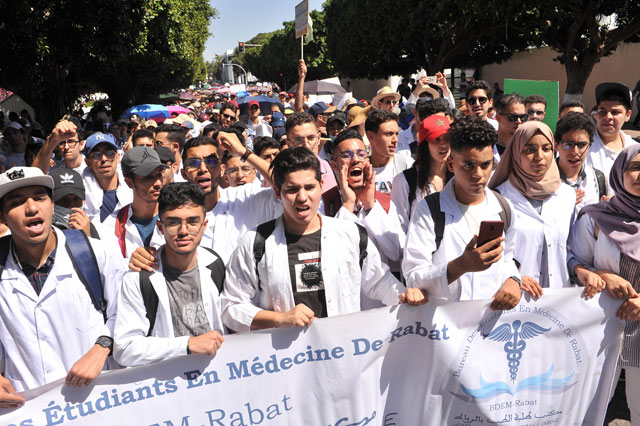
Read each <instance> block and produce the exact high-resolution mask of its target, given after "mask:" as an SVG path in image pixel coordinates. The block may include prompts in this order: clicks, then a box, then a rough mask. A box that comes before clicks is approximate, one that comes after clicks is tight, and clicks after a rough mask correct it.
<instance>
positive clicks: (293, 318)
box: [279, 303, 315, 328]
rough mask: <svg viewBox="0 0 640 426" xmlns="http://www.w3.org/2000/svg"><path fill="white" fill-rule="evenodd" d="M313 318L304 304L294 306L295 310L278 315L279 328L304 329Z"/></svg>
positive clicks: (313, 315) (310, 311) (312, 314)
mask: <svg viewBox="0 0 640 426" xmlns="http://www.w3.org/2000/svg"><path fill="white" fill-rule="evenodd" d="M314 318H315V314H314V313H313V311H312V310H311V308H309V307H308V306H307V305H305V304H304V303H300V304H298V305H296V307H295V308H293V309H291V310H290V311H287V312H282V313H280V319H279V323H280V325H279V327H284V328H289V327H296V326H298V327H304V326H308V325H311V322H312V321H313V319H314Z"/></svg>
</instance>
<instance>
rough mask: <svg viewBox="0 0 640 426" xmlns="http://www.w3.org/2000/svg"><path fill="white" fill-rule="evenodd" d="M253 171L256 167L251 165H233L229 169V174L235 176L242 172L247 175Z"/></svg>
mask: <svg viewBox="0 0 640 426" xmlns="http://www.w3.org/2000/svg"><path fill="white" fill-rule="evenodd" d="M253 171H255V169H254V168H253V167H249V166H242V167H232V168H230V169H227V174H228V175H229V176H234V175H237V174H238V173H239V172H242V174H243V175H245V176H246V175H248V174H249V173H251V172H253Z"/></svg>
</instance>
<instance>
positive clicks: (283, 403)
mask: <svg viewBox="0 0 640 426" xmlns="http://www.w3.org/2000/svg"><path fill="white" fill-rule="evenodd" d="M581 291H582V290H581V289H563V290H555V291H552V290H549V289H546V290H545V295H544V296H543V297H542V298H541V299H539V300H538V301H525V300H524V298H523V301H522V302H521V303H520V305H518V306H517V307H516V308H515V309H513V310H511V311H505V312H502V313H496V312H492V311H490V310H489V309H488V302H487V301H473V302H462V303H451V304H446V305H438V304H436V303H433V302H432V303H429V304H427V305H425V306H421V307H417V308H416V307H410V306H400V307H397V306H396V307H390V308H381V309H377V310H373V311H367V312H362V313H359V314H353V315H345V316H340V317H335V318H327V319H322V320H316V321H314V322H313V324H312V325H311V327H309V328H308V329H306V330H305V329H300V328H297V329H277V330H269V331H263V332H255V333H250V334H243V335H232V336H226V337H225V342H224V344H223V345H222V348H221V349H220V351H218V354H217V355H216V356H215V357H213V358H210V357H205V356H185V357H181V358H177V359H173V360H168V361H164V362H161V363H157V364H154V365H150V366H146V367H140V368H132V369H126V370H119V371H113V372H109V373H106V374H103V375H101V376H100V377H99V378H98V379H96V381H95V382H94V385H93V386H92V387H90V388H71V387H66V386H64V385H63V383H62V381H59V382H57V383H53V384H51V385H48V386H46V387H43V388H40V389H37V390H33V391H29V392H26V393H25V395H26V396H27V398H28V399H29V400H28V401H27V403H26V404H25V406H24V407H22V408H19V409H17V410H14V411H7V410H4V411H1V412H0V413H3V415H2V417H0V423H1V424H3V425H21V426H29V425H33V426H35V425H38V426H40V425H46V426H52V425H67V424H69V425H110V426H111V425H158V426H178V425H180V426H196V425H197V426H200V425H204V426H222V425H225V426H227V425H232V426H239V425H246V426H249V425H291V426H294V425H295V426H300V425H313V426H316V425H317V426H327V425H329V426H364V425H381V426H399V425H402V426H414V425H457V426H463V425H479V424H494V423H501V424H513V425H535V426H544V425H553V424H557V425H602V423H603V420H604V413H605V410H606V407H607V401H608V397H609V392H610V386H611V381H612V376H613V372H614V370H615V364H616V360H617V357H618V348H619V344H620V343H619V342H620V340H619V339H620V333H621V331H622V326H623V323H622V322H621V321H619V320H617V319H616V318H615V313H616V310H617V308H618V306H619V305H620V301H616V300H613V299H611V298H610V297H609V296H608V295H607V294H605V293H602V294H601V295H600V296H599V297H596V298H594V299H592V300H589V301H585V300H584V299H582V298H581V297H580V295H581Z"/></svg>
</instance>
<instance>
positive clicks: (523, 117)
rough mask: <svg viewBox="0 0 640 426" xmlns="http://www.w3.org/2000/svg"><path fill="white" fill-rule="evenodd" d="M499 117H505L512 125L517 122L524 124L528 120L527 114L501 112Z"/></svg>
mask: <svg viewBox="0 0 640 426" xmlns="http://www.w3.org/2000/svg"><path fill="white" fill-rule="evenodd" d="M499 115H502V116H505V117H507V120H509V121H511V122H512V123H515V122H516V121H518V120H520V121H521V122H523V123H524V122H525V121H527V120H529V115H527V114H514V113H509V114H506V113H502V112H501V113H500V114H499Z"/></svg>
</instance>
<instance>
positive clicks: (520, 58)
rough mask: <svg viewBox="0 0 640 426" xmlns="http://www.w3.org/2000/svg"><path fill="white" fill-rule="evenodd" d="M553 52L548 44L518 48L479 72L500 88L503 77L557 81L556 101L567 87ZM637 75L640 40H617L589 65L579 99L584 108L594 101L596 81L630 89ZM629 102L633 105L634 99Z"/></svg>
mask: <svg viewBox="0 0 640 426" xmlns="http://www.w3.org/2000/svg"><path fill="white" fill-rule="evenodd" d="M557 55H558V54H557V53H555V52H553V51H552V50H551V49H550V48H548V47H543V48H539V49H532V50H530V51H527V52H521V53H519V54H517V55H516V56H514V57H513V58H512V59H510V60H509V61H507V62H504V63H502V64H493V65H488V66H485V67H482V69H481V70H480V76H481V78H482V79H483V80H486V81H487V82H489V84H491V85H493V83H494V82H496V81H497V82H499V83H500V87H501V88H502V87H503V84H502V81H503V79H504V78H519V79H528V80H552V81H559V82H560V103H562V98H563V96H564V92H565V89H566V87H567V77H566V74H565V72H564V68H563V67H562V65H561V64H560V63H559V62H557V61H554V60H553V58H555V57H556V56H557ZM638 79H640V43H634V44H626V43H624V44H621V45H620V46H618V48H617V49H616V51H615V52H613V54H612V55H610V56H608V57H606V58H603V59H602V60H601V61H600V62H599V63H597V64H596V66H595V67H594V68H593V72H592V73H591V76H590V77H589V80H587V84H586V86H585V88H584V93H583V96H582V102H583V103H584V104H585V105H586V107H587V109H591V107H592V106H593V105H595V102H596V100H595V87H596V86H597V85H598V84H599V83H602V82H605V81H616V82H619V83H623V84H626V85H627V86H628V87H629V89H632V90H633V88H634V86H635V84H636V82H637V81H638ZM633 106H634V107H635V103H634V105H633ZM636 109H637V108H636ZM637 113H638V111H634V112H633V116H632V118H631V119H632V120H633V117H635V114H637Z"/></svg>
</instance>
